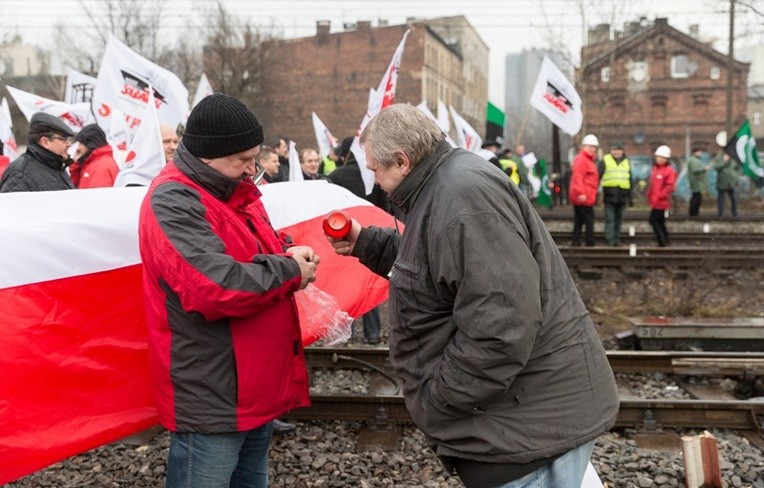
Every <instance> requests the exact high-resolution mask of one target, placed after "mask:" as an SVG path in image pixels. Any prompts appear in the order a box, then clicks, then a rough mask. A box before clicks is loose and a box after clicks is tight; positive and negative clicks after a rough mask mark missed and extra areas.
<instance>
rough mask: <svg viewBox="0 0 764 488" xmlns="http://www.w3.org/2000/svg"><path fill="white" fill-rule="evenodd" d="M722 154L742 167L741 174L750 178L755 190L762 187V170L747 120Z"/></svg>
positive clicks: (763, 178)
mask: <svg viewBox="0 0 764 488" xmlns="http://www.w3.org/2000/svg"><path fill="white" fill-rule="evenodd" d="M724 152H726V153H727V154H729V155H730V156H732V157H733V158H735V160H736V161H737V162H738V163H740V164H741V165H742V166H743V174H744V175H746V176H748V177H749V178H751V181H753V183H754V185H756V187H757V188H761V187H762V186H764V168H762V166H761V162H760V161H759V153H758V150H757V148H756V139H754V138H753V134H751V126H750V125H749V124H748V121H747V120H746V121H745V122H743V125H741V126H740V128H739V129H738V130H737V132H735V137H733V138H732V139H730V141H729V142H728V143H727V145H726V146H725V147H724Z"/></svg>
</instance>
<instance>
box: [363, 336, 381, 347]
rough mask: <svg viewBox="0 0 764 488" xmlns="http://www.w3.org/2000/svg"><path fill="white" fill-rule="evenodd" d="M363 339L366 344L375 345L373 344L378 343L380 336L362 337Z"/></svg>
mask: <svg viewBox="0 0 764 488" xmlns="http://www.w3.org/2000/svg"><path fill="white" fill-rule="evenodd" d="M364 341H365V342H366V344H368V345H370V346H375V345H377V344H379V341H380V338H379V337H370V338H368V339H364Z"/></svg>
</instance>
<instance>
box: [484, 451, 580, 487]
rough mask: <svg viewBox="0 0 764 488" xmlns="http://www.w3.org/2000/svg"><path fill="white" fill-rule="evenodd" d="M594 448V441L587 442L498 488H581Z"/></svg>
mask: <svg viewBox="0 0 764 488" xmlns="http://www.w3.org/2000/svg"><path fill="white" fill-rule="evenodd" d="M593 449H594V441H590V442H587V443H586V444H584V445H581V446H578V447H576V448H573V449H571V450H570V451H568V452H566V453H565V454H563V455H562V456H560V457H558V458H557V459H555V460H554V461H552V463H551V464H547V465H546V466H544V467H543V468H540V469H537V470H536V471H534V472H532V473H531V474H529V475H527V476H523V477H522V478H520V479H519V480H515V481H510V482H509V483H506V484H504V485H501V486H499V487H497V488H581V481H582V480H583V479H584V473H585V472H586V467H587V466H588V465H589V459H590V458H591V457H592V450H593Z"/></svg>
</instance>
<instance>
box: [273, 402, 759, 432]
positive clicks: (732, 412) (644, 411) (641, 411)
mask: <svg viewBox="0 0 764 488" xmlns="http://www.w3.org/2000/svg"><path fill="white" fill-rule="evenodd" d="M311 402H312V405H311V406H310V407H308V408H298V409H295V410H292V411H291V412H289V414H287V415H286V418H288V419H293V420H342V421H352V420H355V421H373V422H375V423H377V424H382V423H385V422H391V423H408V422H411V416H410V415H409V412H408V410H407V409H406V405H405V403H404V401H403V397H402V396H397V395H387V396H385V395H381V396H367V395H312V396H311ZM763 415H764V402H747V401H742V400H740V401H722V400H641V399H621V402H620V409H619V412H618V419H617V421H616V427H634V428H648V429H650V428H656V427H667V428H705V429H707V428H720V429H736V430H759V429H760V421H759V417H760V416H763Z"/></svg>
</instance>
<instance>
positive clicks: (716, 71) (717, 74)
mask: <svg viewBox="0 0 764 488" xmlns="http://www.w3.org/2000/svg"><path fill="white" fill-rule="evenodd" d="M721 76H722V70H721V69H720V68H719V67H718V66H711V79H712V80H718V79H719V78H721Z"/></svg>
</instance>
